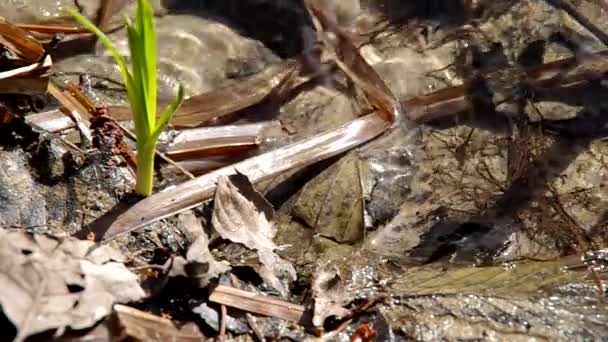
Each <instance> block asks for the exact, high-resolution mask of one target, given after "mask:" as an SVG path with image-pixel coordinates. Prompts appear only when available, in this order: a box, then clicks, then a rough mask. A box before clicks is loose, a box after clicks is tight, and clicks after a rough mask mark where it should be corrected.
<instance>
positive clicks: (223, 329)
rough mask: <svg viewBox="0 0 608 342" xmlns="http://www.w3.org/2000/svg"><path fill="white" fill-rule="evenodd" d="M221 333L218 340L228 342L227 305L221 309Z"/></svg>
mask: <svg viewBox="0 0 608 342" xmlns="http://www.w3.org/2000/svg"><path fill="white" fill-rule="evenodd" d="M220 312H221V316H220V333H219V335H218V336H217V340H218V341H220V342H224V341H225V340H226V316H227V312H226V305H224V304H222V305H221V307H220Z"/></svg>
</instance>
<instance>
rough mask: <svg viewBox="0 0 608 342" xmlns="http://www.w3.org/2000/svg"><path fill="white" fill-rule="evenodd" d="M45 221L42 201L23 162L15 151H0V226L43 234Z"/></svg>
mask: <svg viewBox="0 0 608 342" xmlns="http://www.w3.org/2000/svg"><path fill="white" fill-rule="evenodd" d="M46 217H47V209H46V206H45V198H44V196H43V194H42V193H41V192H40V186H39V184H37V183H36V181H35V180H34V178H33V177H32V175H31V173H30V169H29V168H28V163H27V159H26V158H25V157H24V156H23V154H22V153H20V151H19V150H16V151H11V152H8V151H0V224H1V225H3V226H4V227H16V228H26V229H27V228H33V229H43V230H44V229H45V228H46V226H47V220H46Z"/></svg>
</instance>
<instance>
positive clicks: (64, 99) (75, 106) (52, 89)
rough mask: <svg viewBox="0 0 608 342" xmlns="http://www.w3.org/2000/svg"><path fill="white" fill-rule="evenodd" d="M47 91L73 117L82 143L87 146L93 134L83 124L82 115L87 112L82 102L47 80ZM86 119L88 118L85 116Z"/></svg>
mask: <svg viewBox="0 0 608 342" xmlns="http://www.w3.org/2000/svg"><path fill="white" fill-rule="evenodd" d="M48 91H49V93H50V94H51V95H52V96H53V97H54V98H55V99H57V101H59V103H61V105H62V106H63V107H64V108H65V109H66V110H67V111H68V113H69V115H70V116H71V117H72V119H74V122H75V123H76V127H78V130H79V131H80V134H81V135H82V139H83V140H84V145H85V146H88V145H90V144H91V141H92V140H93V136H92V135H91V131H90V130H89V127H87V125H85V124H84V119H83V118H82V116H81V114H82V115H88V114H89V112H88V111H87V110H86V108H84V106H82V104H81V103H80V102H79V101H78V99H76V98H75V97H73V96H72V95H71V94H70V93H69V92H66V91H61V90H60V89H59V88H58V87H57V86H56V85H55V84H53V83H52V82H49V86H48ZM87 119H88V118H87Z"/></svg>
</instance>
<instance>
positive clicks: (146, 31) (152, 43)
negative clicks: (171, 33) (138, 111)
mask: <svg viewBox="0 0 608 342" xmlns="http://www.w3.org/2000/svg"><path fill="white" fill-rule="evenodd" d="M137 12H138V13H137V21H138V25H137V26H138V27H137V29H138V31H139V35H140V37H141V45H143V46H142V47H143V50H142V51H144V52H145V57H146V58H145V59H144V61H143V68H142V73H143V75H142V76H143V80H144V86H145V89H146V103H147V104H148V105H149V107H148V115H149V116H150V117H149V119H150V123H151V124H152V127H154V122H155V119H156V34H155V32H154V22H153V18H154V12H153V11H152V7H151V6H150V4H149V3H148V1H145V0H138V6H137Z"/></svg>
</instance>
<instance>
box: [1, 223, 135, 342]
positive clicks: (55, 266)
mask: <svg viewBox="0 0 608 342" xmlns="http://www.w3.org/2000/svg"><path fill="white" fill-rule="evenodd" d="M121 258H122V255H121V254H120V253H119V252H118V251H116V250H114V249H112V248H110V247H108V246H96V245H95V243H94V242H92V241H87V240H77V239H74V238H71V237H69V238H66V239H63V240H60V239H57V238H53V237H50V236H46V235H31V234H26V233H23V232H9V231H6V230H0V260H2V261H1V262H0V287H1V288H2V291H0V303H1V304H2V310H3V311H4V313H5V314H6V316H7V317H8V318H9V319H10V320H11V322H12V323H13V324H14V325H15V326H16V328H17V330H18V336H17V338H16V339H15V340H16V341H21V340H23V339H25V338H26V337H27V336H30V335H33V334H36V333H40V332H43V331H47V330H51V329H59V330H62V329H64V328H66V327H70V328H73V329H84V328H88V327H90V326H92V325H93V324H95V323H96V322H97V321H99V320H100V319H102V318H104V317H105V316H107V315H108V314H109V313H110V312H111V310H112V305H113V304H115V303H126V302H131V301H137V300H140V299H142V298H143V297H144V296H145V295H146V294H145V292H144V290H143V289H142V288H141V287H140V285H139V281H138V280H139V279H138V277H137V275H135V274H133V273H132V272H131V271H129V270H128V269H127V268H126V267H125V266H124V264H122V263H120V262H116V261H120V259H121Z"/></svg>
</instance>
